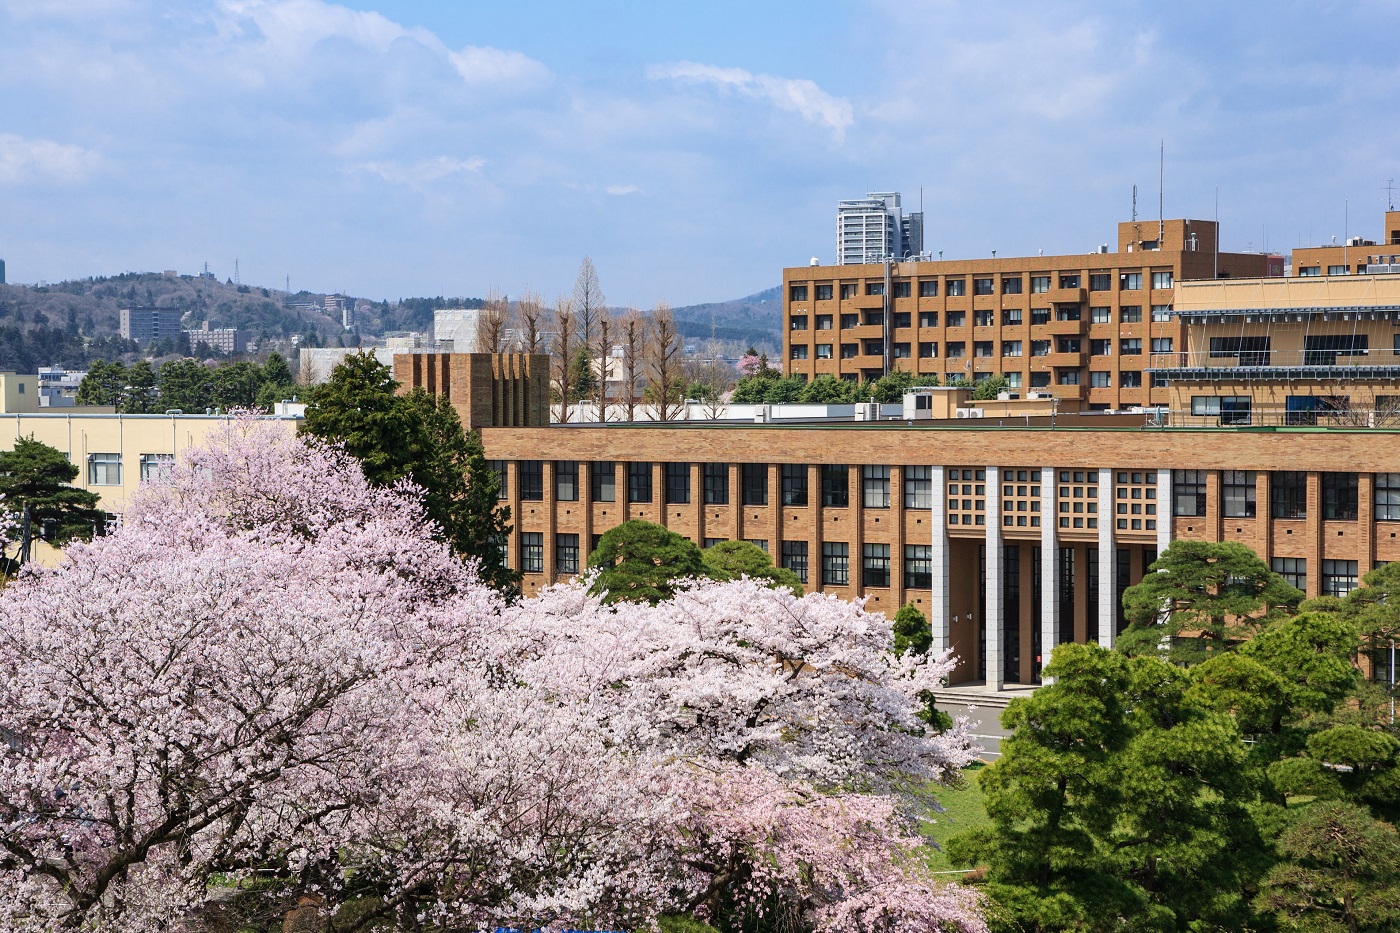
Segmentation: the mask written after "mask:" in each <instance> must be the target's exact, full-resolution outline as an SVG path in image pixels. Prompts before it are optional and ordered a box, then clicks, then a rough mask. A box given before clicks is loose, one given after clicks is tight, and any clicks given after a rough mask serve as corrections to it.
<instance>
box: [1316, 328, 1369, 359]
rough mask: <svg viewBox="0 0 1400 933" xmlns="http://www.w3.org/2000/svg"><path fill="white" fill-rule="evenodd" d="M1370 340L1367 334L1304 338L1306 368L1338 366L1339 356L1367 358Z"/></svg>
mask: <svg viewBox="0 0 1400 933" xmlns="http://www.w3.org/2000/svg"><path fill="white" fill-rule="evenodd" d="M1369 347H1370V338H1369V337H1368V336H1367V335H1366V334H1324V335H1322V336H1317V337H1304V338H1303V365H1304V366H1336V365H1337V357H1339V356H1365V355H1366V354H1367V353H1368V352H1370V351H1369Z"/></svg>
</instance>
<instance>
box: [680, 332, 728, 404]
mask: <svg viewBox="0 0 1400 933" xmlns="http://www.w3.org/2000/svg"><path fill="white" fill-rule="evenodd" d="M682 372H683V384H684V385H686V386H688V389H687V391H688V392H689V393H690V395H691V396H692V397H693V398H695V399H696V400H697V401H699V402H700V403H701V405H702V407H703V410H704V414H705V417H706V418H709V419H711V420H714V419H716V418H718V417H719V416H720V413H721V412H722V411H723V410H724V399H725V395H727V394H728V392H729V390H730V389H732V388H734V375H735V369H734V367H733V366H732V365H731V364H730V363H729V362H727V361H726V360H724V359H723V358H722V357H721V356H720V354H719V351H718V348H717V346H716V342H715V341H710V344H709V346H708V347H707V348H706V350H705V352H704V353H703V354H700V355H698V356H693V357H687V358H686V359H685V361H684V364H683V367H682Z"/></svg>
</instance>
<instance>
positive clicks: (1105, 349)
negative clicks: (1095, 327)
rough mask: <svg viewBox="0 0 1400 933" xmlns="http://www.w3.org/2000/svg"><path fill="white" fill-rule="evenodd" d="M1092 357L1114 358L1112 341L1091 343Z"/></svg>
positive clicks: (1095, 340)
mask: <svg viewBox="0 0 1400 933" xmlns="http://www.w3.org/2000/svg"><path fill="white" fill-rule="evenodd" d="M1089 355H1090V356H1112V355H1113V341H1112V340H1110V339H1103V340H1100V339H1097V338H1095V339H1093V340H1090V341H1089Z"/></svg>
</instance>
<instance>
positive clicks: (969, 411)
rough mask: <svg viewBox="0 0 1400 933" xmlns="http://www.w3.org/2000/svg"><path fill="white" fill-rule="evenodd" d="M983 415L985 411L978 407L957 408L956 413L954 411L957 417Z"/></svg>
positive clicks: (977, 416)
mask: <svg viewBox="0 0 1400 933" xmlns="http://www.w3.org/2000/svg"><path fill="white" fill-rule="evenodd" d="M984 415H985V412H983V411H982V409H980V408H959V409H957V410H956V413H955V415H954V417H957V418H981V417H983V416H984Z"/></svg>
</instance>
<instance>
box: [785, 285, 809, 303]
mask: <svg viewBox="0 0 1400 933" xmlns="http://www.w3.org/2000/svg"><path fill="white" fill-rule="evenodd" d="M788 300H789V301H806V300H807V286H806V285H793V286H790V287H789V288H788Z"/></svg>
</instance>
